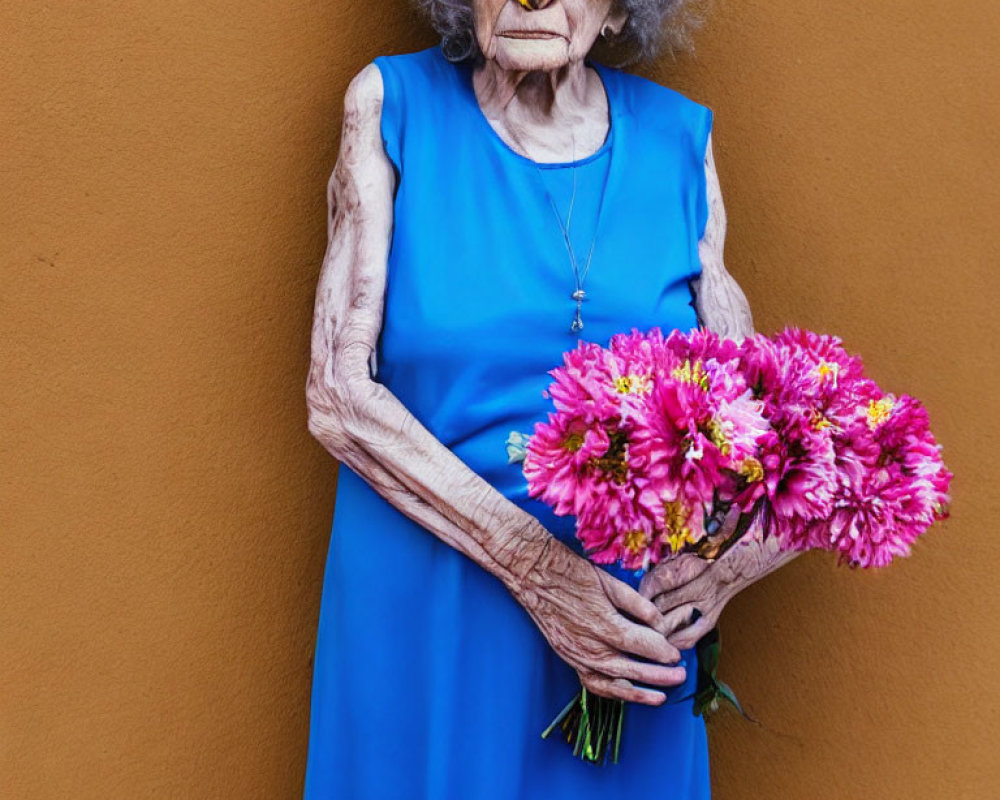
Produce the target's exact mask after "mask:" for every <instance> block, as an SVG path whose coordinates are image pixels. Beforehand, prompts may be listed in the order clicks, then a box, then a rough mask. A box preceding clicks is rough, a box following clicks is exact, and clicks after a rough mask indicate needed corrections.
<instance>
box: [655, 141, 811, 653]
mask: <svg viewBox="0 0 1000 800" xmlns="http://www.w3.org/2000/svg"><path fill="white" fill-rule="evenodd" d="M705 182H706V195H707V200H708V222H707V223H706V225H705V233H704V236H703V237H702V239H701V241H700V242H699V243H698V254H699V257H700V259H701V267H702V271H701V275H700V276H699V277H698V278H697V279H696V280H695V281H693V282H692V289H693V291H694V304H695V310H696V311H697V313H698V322H699V324H700V325H701V326H702V327H705V328H708V329H709V330H712V331H715V332H716V333H718V334H720V335H721V336H726V337H729V338H732V339H736V340H737V341H741V340H742V339H744V338H745V337H747V336H752V335H753V333H754V329H753V316H752V315H751V313H750V304H749V303H748V302H747V299H746V295H744V294H743V290H742V289H741V288H740V286H739V284H738V283H737V282H736V280H735V279H734V278H733V276H732V275H730V274H729V272H728V271H727V270H726V267H725V264H724V262H723V259H722V251H723V247H724V245H725V238H726V209H725V206H724V204H723V202H722V190H721V187H720V186H719V176H718V174H717V172H716V169H715V156H714V154H713V152H712V137H711V134H709V137H708V145H707V147H706V148H705ZM734 522H735V512H734V514H733V515H731V516H730V519H729V521H728V525H727V529H728V530H731V525H732V524H733V523H734ZM797 555H799V551H780V550H778V548H777V544H776V542H775V539H774V537H767V538H766V539H765V538H764V537H763V535H762V531H761V529H760V526H759V525H757V524H754V525H752V526H751V527H750V529H749V530H748V531H747V533H746V535H745V536H744V537H743V539H742V540H741V541H740V542H739V543H738V544H737V545H734V546H733V547H731V548H729V549H728V550H727V551H726V552H725V553H723V555H722V556H720V557H719V558H718V559H716V560H715V561H706V560H704V559H702V558H700V557H699V556H697V555H694V554H685V555H682V556H680V557H679V558H676V559H673V560H670V561H665V562H662V563H661V564H659V565H657V566H656V567H655V568H654V569H653V570H651V571H650V572H649V573H648V574H647V575H646V576H645V577H644V578H643V581H642V583H641V584H640V587H639V591H640V593H641V594H642V595H644V596H645V597H649V598H651V599H652V600H653V602H654V603H656V605H657V607H658V608H659V609H660V611H661V612H663V613H664V614H665V615H666V617H667V622H668V625H667V628H668V629H670V630H673V631H674V633H673V635H672V636H671V637H670V642H671V644H673V645H674V646H675V647H677V648H679V649H682V650H683V649H686V648H688V647H693V646H694V644H695V642H697V641H698V639H700V638H701V637H702V636H704V635H705V634H706V633H708V632H709V631H710V630H711V629H712V628H713V627H714V626H715V623H716V622H717V621H718V618H719V615H720V614H721V613H722V609H723V608H724V607H725V605H726V603H727V602H728V601H729V599H730V598H731V597H733V596H734V595H736V594H737V593H739V592H740V591H741V590H743V589H745V588H746V587H747V586H749V585H750V584H752V583H754V582H756V581H758V580H760V579H761V578H763V577H764V576H765V575H767V574H768V573H770V572H773V571H774V570H776V569H777V568H778V567H780V566H783V565H784V564H787V563H788V562H789V561H791V560H792V559H793V558H795V557H796V556H797ZM695 609H697V610H698V612H699V613H700V616H699V617H698V619H697V621H695V622H694V623H693V624H688V623H689V622H690V620H691V617H692V612H693V611H694V610H695Z"/></svg>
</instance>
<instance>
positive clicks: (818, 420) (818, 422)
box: [812, 409, 834, 431]
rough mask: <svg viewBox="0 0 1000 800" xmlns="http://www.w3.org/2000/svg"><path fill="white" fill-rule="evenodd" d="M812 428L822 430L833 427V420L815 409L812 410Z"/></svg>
mask: <svg viewBox="0 0 1000 800" xmlns="http://www.w3.org/2000/svg"><path fill="white" fill-rule="evenodd" d="M812 426H813V430H817V431H822V430H826V429H827V428H832V427H834V425H833V422H832V421H831V420H830V419H828V418H827V417H825V416H823V414H821V413H820V412H819V411H817V410H816V409H813V410H812Z"/></svg>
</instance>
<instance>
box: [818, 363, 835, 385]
mask: <svg viewBox="0 0 1000 800" xmlns="http://www.w3.org/2000/svg"><path fill="white" fill-rule="evenodd" d="M817 372H818V373H819V380H820V383H822V382H823V381H827V380H832V381H833V385H834V386H836V385H837V378H838V377H839V376H840V364H837V363H836V362H834V361H820V362H819V366H818V367H817Z"/></svg>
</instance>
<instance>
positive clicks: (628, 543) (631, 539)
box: [625, 531, 646, 554]
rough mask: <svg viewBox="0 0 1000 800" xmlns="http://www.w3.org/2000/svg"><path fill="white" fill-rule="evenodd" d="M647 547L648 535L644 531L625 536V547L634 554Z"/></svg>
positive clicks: (630, 532) (632, 532) (631, 532)
mask: <svg viewBox="0 0 1000 800" xmlns="http://www.w3.org/2000/svg"><path fill="white" fill-rule="evenodd" d="M645 546H646V534H645V533H644V532H643V531H629V532H628V533H626V534H625V547H626V549H627V550H628V551H629V552H630V553H632V554H635V553H638V552H639V551H640V550H641V549H642V548H644V547H645Z"/></svg>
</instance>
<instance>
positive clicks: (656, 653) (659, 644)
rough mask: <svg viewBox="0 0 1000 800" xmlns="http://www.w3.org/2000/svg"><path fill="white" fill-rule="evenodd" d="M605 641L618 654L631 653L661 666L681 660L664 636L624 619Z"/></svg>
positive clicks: (677, 651)
mask: <svg viewBox="0 0 1000 800" xmlns="http://www.w3.org/2000/svg"><path fill="white" fill-rule="evenodd" d="M660 619H661V620H662V619H663V617H660ZM606 641H607V644H609V645H610V646H611V647H612V648H614V649H615V650H616V651H618V652H621V653H632V654H633V655H637V656H642V657H643V658H648V659H650V660H651V661H657V662H659V663H661V664H676V663H677V662H678V661H680V660H681V654H680V651H679V650H678V649H677V648H676V647H674V646H673V645H672V644H670V642H668V641H667V639H666V638H665V636H664V635H661V634H660V633H659V632H658V631H654V630H653V629H652V628H648V627H646V626H645V625H640V624H638V623H635V622H632V621H631V620H627V619H625V618H624V617H623V618H622V620H621V624H620V625H616V626H615V627H614V629H613V631H612V633H611V634H610V635H609V636H607V638H606Z"/></svg>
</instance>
